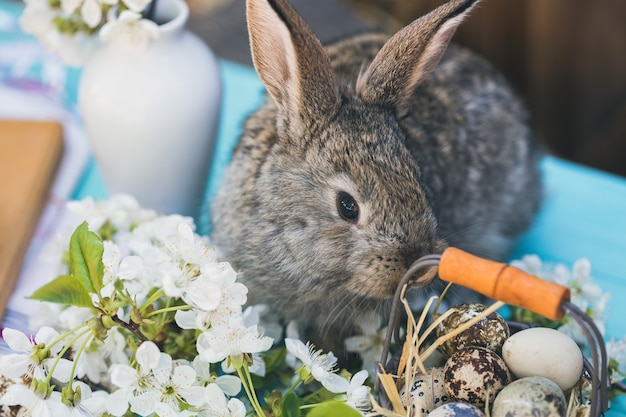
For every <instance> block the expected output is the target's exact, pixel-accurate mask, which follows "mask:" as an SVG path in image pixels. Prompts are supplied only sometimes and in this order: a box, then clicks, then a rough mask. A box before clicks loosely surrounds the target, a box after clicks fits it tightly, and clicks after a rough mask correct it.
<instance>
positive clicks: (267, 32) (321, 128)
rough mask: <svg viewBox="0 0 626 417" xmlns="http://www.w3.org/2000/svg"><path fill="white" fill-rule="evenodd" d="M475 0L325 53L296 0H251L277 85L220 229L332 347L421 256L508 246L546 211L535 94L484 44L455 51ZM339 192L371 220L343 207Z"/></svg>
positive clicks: (246, 269) (233, 167)
mask: <svg viewBox="0 0 626 417" xmlns="http://www.w3.org/2000/svg"><path fill="white" fill-rule="evenodd" d="M474 3H475V1H468V0H453V1H450V2H448V3H446V4H444V5H442V6H441V7H440V8H438V9H436V10H434V11H433V12H431V13H430V14H428V15H426V16H425V17H423V18H421V19H418V20H417V21H415V22H413V23H412V24H411V25H409V26H407V27H406V28H405V29H403V30H402V31H400V32H399V33H398V34H397V35H395V36H394V37H392V38H391V40H389V41H388V42H387V39H388V38H387V37H386V36H383V35H377V34H365V35H360V36H357V37H354V38H351V39H347V40H342V41H340V42H338V43H336V44H333V45H330V46H328V48H327V49H326V51H327V52H324V49H322V46H321V45H320V44H319V41H318V40H317V39H316V38H315V36H314V35H313V33H312V32H311V30H310V29H309V28H308V26H306V24H305V23H304V21H303V20H302V19H301V18H300V17H299V16H298V15H297V13H296V12H295V11H294V10H293V9H292V8H291V6H289V4H288V3H287V2H286V1H285V0H275V1H271V0H248V21H249V29H250V37H251V45H252V51H253V57H254V62H255V67H256V68H257V72H259V75H260V76H261V79H262V80H263V81H264V83H265V84H266V86H267V88H268V92H269V94H270V96H269V97H268V100H267V102H266V103H265V105H263V106H262V107H261V108H260V109H259V110H258V111H256V112H255V113H254V114H253V115H251V117H250V118H249V119H248V120H247V121H246V122H245V133H244V134H243V136H242V137H241V138H240V141H239V143H238V145H237V147H236V149H235V152H234V155H233V159H232V163H231V164H230V166H229V167H228V169H227V171H226V173H225V178H224V182H223V184H222V185H221V188H220V190H219V192H218V194H217V196H216V198H215V200H214V203H213V206H212V219H213V235H212V238H213V241H214V242H215V243H216V244H217V245H218V247H219V248H220V249H221V250H222V252H223V253H224V254H225V259H227V260H229V261H230V262H232V263H233V265H234V266H235V267H236V268H237V269H238V270H239V271H240V272H241V273H242V279H243V281H244V282H245V284H246V285H247V286H248V287H249V289H250V294H251V295H252V296H253V298H252V299H253V301H254V302H265V303H268V304H269V305H270V306H272V307H273V308H275V309H277V310H278V311H279V312H280V313H282V314H283V315H284V316H285V318H286V319H288V320H290V319H296V320H298V321H299V322H300V323H301V324H302V325H303V326H304V327H306V328H308V329H310V331H312V334H310V335H308V336H309V337H311V338H313V339H314V340H316V341H317V342H318V343H320V341H321V343H322V345H324V342H323V341H324V340H328V339H335V340H340V339H341V338H343V337H344V336H346V335H349V334H351V333H353V332H354V331H355V328H356V327H358V321H359V319H360V318H361V317H364V316H366V314H365V313H366V312H370V311H376V312H384V311H385V309H386V308H388V303H387V301H388V300H389V298H390V297H391V296H392V294H393V291H394V290H395V287H396V286H397V283H398V281H399V280H400V278H401V277H402V275H403V274H404V272H405V271H406V268H407V267H408V266H409V265H410V264H411V263H412V262H413V261H414V260H416V259H417V258H418V257H419V256H421V255H425V254H429V253H436V252H441V251H442V250H443V249H444V248H445V247H446V246H447V245H453V246H456V247H459V248H463V249H465V250H468V251H471V252H473V253H477V254H479V255H483V256H487V257H490V258H498V259H501V258H503V257H504V256H506V254H507V253H508V251H509V249H510V246H511V244H512V242H513V241H514V239H515V237H516V236H517V235H518V234H519V233H520V232H522V231H524V230H525V229H526V228H527V227H528V226H529V224H530V223H531V221H532V219H533V216H534V214H535V212H536V211H537V208H538V206H539V201H540V189H541V187H540V176H539V172H538V168H537V162H538V159H539V157H540V154H541V152H540V147H539V145H538V144H537V143H536V142H535V140H534V138H533V135H532V132H531V130H530V128H529V126H528V123H527V114H526V111H525V110H524V108H523V106H522V104H521V103H520V101H519V100H518V98H516V97H515V95H514V94H513V93H512V91H511V89H510V88H509V86H508V85H507V83H506V81H505V80H504V79H503V78H502V76H501V75H499V74H498V73H497V72H496V71H495V70H494V69H493V68H492V67H491V66H490V65H489V64H488V63H487V62H485V61H484V60H483V59H481V58H480V57H478V56H476V55H475V54H473V53H470V52H469V51H467V50H464V49H461V48H459V47H455V46H451V47H449V48H448V49H447V52H445V54H443V51H444V49H445V48H446V47H447V44H448V41H449V39H450V37H451V35H452V33H453V32H454V28H455V27H456V25H458V24H459V23H460V20H461V19H462V17H463V16H465V15H466V14H467V12H468V10H469V9H471V7H472V6H473V5H474ZM281 25H282V26H281ZM281 30H282V32H281ZM286 33H288V34H289V36H287V37H285V34H286ZM385 42H387V43H385ZM272 48H274V49H273V50H272ZM381 48H383V49H382V51H384V52H382V53H381V54H378V52H379V51H380V50H381ZM377 54H378V55H377ZM442 54H443V56H442ZM290 57H291V58H292V59H291V60H290ZM372 61H374V62H375V63H374V64H373V65H370V63H371V62H372ZM435 67H436V68H435ZM339 191H346V192H348V193H350V194H351V195H352V196H354V197H355V198H356V200H357V202H358V203H359V208H360V217H359V220H358V222H357V223H353V222H349V221H346V220H344V219H342V218H341V216H340V215H339V214H338V211H337V207H336V199H337V193H338V192H339ZM325 347H333V348H335V349H337V346H336V345H333V344H332V343H330V342H329V343H328V344H326V345H325Z"/></svg>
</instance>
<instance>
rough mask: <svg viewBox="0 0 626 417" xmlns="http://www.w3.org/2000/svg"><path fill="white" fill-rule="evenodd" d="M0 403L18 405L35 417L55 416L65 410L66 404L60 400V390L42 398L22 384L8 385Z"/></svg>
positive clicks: (0, 398)
mask: <svg viewBox="0 0 626 417" xmlns="http://www.w3.org/2000/svg"><path fill="white" fill-rule="evenodd" d="M0 405H9V406H17V405H19V406H22V407H24V408H26V409H27V410H28V411H30V415H32V416H36V417H57V416H62V415H63V413H64V412H66V406H65V405H64V404H63V403H62V402H61V393H60V392H58V391H53V392H52V393H51V394H50V396H48V397H47V398H44V397H42V396H41V395H40V394H37V393H35V392H34V391H31V390H30V389H29V388H28V387H27V386H25V385H22V384H13V385H11V386H9V387H8V388H7V390H6V392H5V393H4V395H2V397H0Z"/></svg>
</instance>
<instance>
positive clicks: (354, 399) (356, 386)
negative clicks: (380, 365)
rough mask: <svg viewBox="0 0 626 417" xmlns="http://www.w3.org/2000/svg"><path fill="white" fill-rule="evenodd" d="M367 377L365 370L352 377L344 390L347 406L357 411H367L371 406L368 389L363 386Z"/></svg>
mask: <svg viewBox="0 0 626 417" xmlns="http://www.w3.org/2000/svg"><path fill="white" fill-rule="evenodd" d="M367 377H368V373H367V371H366V370H365V369H363V370H361V371H359V372H357V373H356V374H354V375H352V378H351V379H350V384H349V385H348V389H347V390H346V397H347V403H348V405H351V406H352V407H354V408H356V409H357V410H362V411H364V410H368V409H370V408H371V405H372V404H371V401H370V389H369V387H368V386H367V385H364V383H365V380H366V379H367Z"/></svg>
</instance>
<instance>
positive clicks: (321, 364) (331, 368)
mask: <svg viewBox="0 0 626 417" xmlns="http://www.w3.org/2000/svg"><path fill="white" fill-rule="evenodd" d="M285 347H286V348H287V350H288V351H289V352H290V353H291V354H293V355H294V356H296V357H297V358H298V359H300V361H302V365H303V366H304V367H305V368H306V369H307V370H308V372H310V374H311V375H312V376H313V378H315V380H317V381H319V382H321V383H322V385H323V386H324V388H326V389H327V390H328V391H330V392H334V393H336V394H339V393H344V392H347V391H348V387H349V385H350V383H349V382H348V381H347V380H346V379H345V378H342V377H341V376H339V375H337V374H336V373H335V366H336V365H337V358H336V357H335V355H333V353H332V352H328V353H323V352H322V351H321V350H318V351H316V350H315V349H314V348H313V346H311V345H309V344H307V345H305V344H304V343H303V342H302V341H300V340H298V339H289V338H287V339H285Z"/></svg>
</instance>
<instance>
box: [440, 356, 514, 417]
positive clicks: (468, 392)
mask: <svg viewBox="0 0 626 417" xmlns="http://www.w3.org/2000/svg"><path fill="white" fill-rule="evenodd" d="M444 378H445V380H444V383H445V386H446V390H447V391H448V394H450V397H451V398H452V399H454V400H456V401H466V402H468V403H471V404H474V405H476V406H479V407H483V406H484V405H485V402H486V401H487V398H488V399H489V402H490V403H491V402H492V401H493V399H494V398H495V396H496V395H497V394H498V392H500V390H501V389H502V388H503V387H504V386H505V385H507V384H508V383H509V381H510V380H511V376H510V373H509V370H508V368H507V366H506V364H505V363H504V361H503V360H502V358H501V357H500V356H498V354H496V353H495V352H494V351H492V350H490V349H487V348H482V347H468V348H465V349H462V350H459V351H458V352H456V353H455V354H454V355H452V356H450V358H448V360H447V361H446V365H445V367H444Z"/></svg>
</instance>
